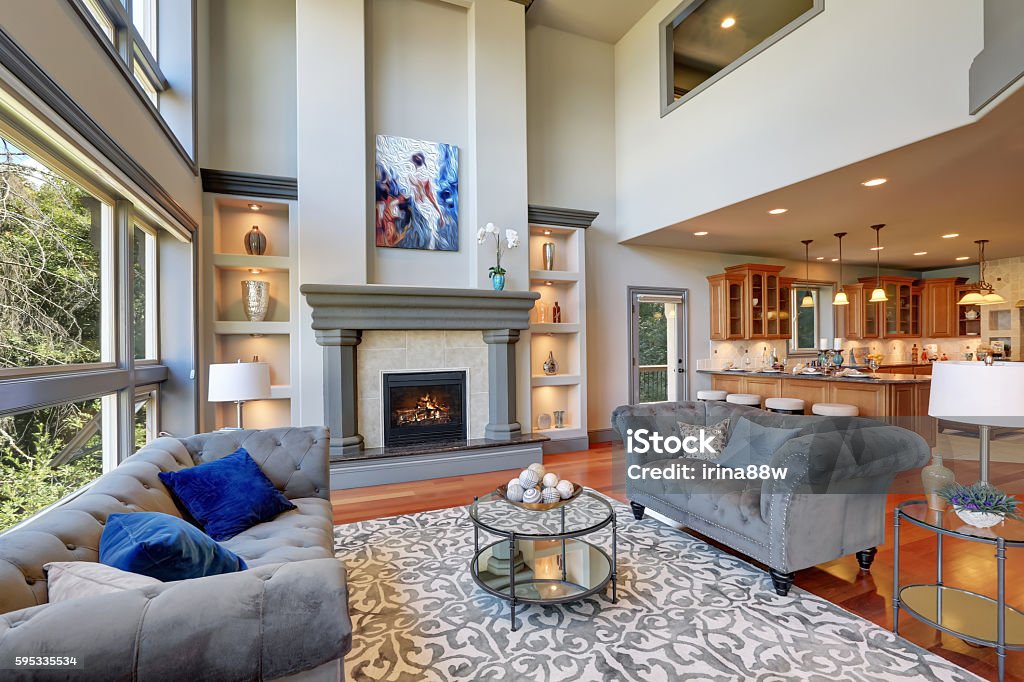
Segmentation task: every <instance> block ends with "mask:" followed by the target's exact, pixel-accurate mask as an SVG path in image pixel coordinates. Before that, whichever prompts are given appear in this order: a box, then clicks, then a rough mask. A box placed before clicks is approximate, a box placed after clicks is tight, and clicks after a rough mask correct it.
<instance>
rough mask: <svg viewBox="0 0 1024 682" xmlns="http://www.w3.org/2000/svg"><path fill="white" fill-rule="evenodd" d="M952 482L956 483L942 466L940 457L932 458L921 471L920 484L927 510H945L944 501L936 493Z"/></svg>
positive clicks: (953, 477)
mask: <svg viewBox="0 0 1024 682" xmlns="http://www.w3.org/2000/svg"><path fill="white" fill-rule="evenodd" d="M954 481H956V477H955V476H954V475H953V472H952V471H951V470H950V469H949V468H948V467H946V466H944V465H943V464H942V455H935V456H933V457H932V463H931V464H929V465H928V466H926V467H925V468H923V469H921V484H922V485H923V486H924V494H925V499H927V500H928V508H929V509H933V510H935V511H945V510H946V501H945V500H944V499H942V498H941V497H939V495H938V491H940V490H942V489H943V488H945V487H946V486H947V485H949V484H950V483H953V482H954Z"/></svg>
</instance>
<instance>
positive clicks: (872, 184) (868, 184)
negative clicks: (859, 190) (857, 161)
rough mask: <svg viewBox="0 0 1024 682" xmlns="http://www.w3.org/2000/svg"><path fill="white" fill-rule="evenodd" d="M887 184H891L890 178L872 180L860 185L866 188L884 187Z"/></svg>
mask: <svg viewBox="0 0 1024 682" xmlns="http://www.w3.org/2000/svg"><path fill="white" fill-rule="evenodd" d="M887 182H889V178H872V179H870V180H865V181H864V182H862V183H860V184H862V185H864V186H865V187H878V186H879V185H884V184H885V183H887Z"/></svg>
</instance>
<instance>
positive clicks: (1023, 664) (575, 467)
mask: <svg viewBox="0 0 1024 682" xmlns="http://www.w3.org/2000/svg"><path fill="white" fill-rule="evenodd" d="M612 461H613V458H612V447H611V445H602V446H598V447H594V448H592V449H590V450H586V451H583V452H572V453H565V454H560V455H548V456H546V457H545V458H544V464H545V465H546V466H548V467H549V468H552V469H554V470H555V471H557V472H558V473H559V475H561V476H562V477H563V478H568V479H570V480H573V481H576V482H578V483H581V484H583V485H585V486H587V487H590V488H593V489H594V490H598V491H600V492H603V493H605V494H606V495H608V496H609V497H613V498H615V499H617V500H620V501H622V502H626V501H627V500H626V497H625V490H624V489H623V488H622V486H621V485H616V484H615V483H614V482H613V475H612ZM972 467H973V469H972ZM956 472H957V478H958V479H959V480H962V481H963V480H974V477H976V476H977V464H972V463H964V462H958V463H957V466H956ZM516 473H518V472H517V470H508V471H497V472H493V473H486V474H473V475H469V476H455V477H452V478H441V479H434V480H431V481H420V482H416V483H400V484H392V485H381V486H374V487H370V488H361V489H358V490H341V491H334V492H332V493H331V503H332V504H333V507H334V522H335V523H336V524H344V523H353V522H355V521H362V520H365V519H373V518H378V517H382V516H396V515H400V514H409V513H412V512H418V511H428V510H432V509H443V508H446V507H454V506H461V505H465V504H468V503H469V502H471V501H472V498H473V495H474V494H479V493H481V492H485V491H488V490H493V489H494V488H495V487H497V486H498V485H500V484H502V483H506V482H507V481H508V480H509V479H510V478H511V477H512V476H514V475H515V474H516ZM991 479H992V482H993V483H994V484H995V485H998V486H999V487H1001V488H1002V489H1003V490H1006V491H1007V492H1010V493H1014V494H1018V497H1020V495H1019V493H1020V491H1022V490H1024V465H1020V464H1008V463H1000V462H993V463H992V474H991ZM894 490H896V491H906V492H897V493H894V494H891V495H889V499H888V504H887V521H886V542H885V544H884V545H882V546H880V547H879V548H878V554H877V556H876V557H875V562H874V565H873V566H872V570H871V572H870V573H868V572H862V571H860V569H859V567H858V566H857V561H856V559H855V558H854V557H853V556H848V557H844V558H842V559H839V560H836V561H832V562H829V563H827V564H822V565H820V566H815V567H814V568H809V569H807V570H804V571H799V572H798V573H797V575H796V585H797V586H798V587H801V588H803V589H805V590H807V591H809V592H812V593H814V594H817V595H819V596H821V597H823V598H825V599H827V600H829V601H831V602H833V603H835V604H838V605H839V606H841V607H843V608H844V609H846V610H848V611H850V612H852V613H855V614H857V615H859V616H861V617H862V618H866V619H867V620H870V621H872V622H874V623H877V624H878V625H880V626H882V627H885V628H887V629H890V628H892V585H893V581H892V578H893V575H892V561H893V548H892V515H893V509H894V507H895V505H896V504H898V503H899V502H901V501H903V500H906V499H911V498H912V497H920V494H919V493H917V494H914V493H915V492H916V491H919V490H920V478H919V474H918V472H917V471H909V472H906V473H904V474H903V475H902V476H901V477H900V479H899V480H897V482H896V485H895V486H894ZM900 530H901V535H902V537H901V542H900V544H901V545H902V551H901V552H900V561H901V571H900V574H901V582H902V583H903V584H907V583H910V582H930V581H933V580H934V578H935V553H936V542H935V535H934V534H932V533H929V532H927V531H925V530H922V529H919V528H916V527H914V526H911V525H910V524H903V525H902V526H901V529H900ZM705 539H706V538H705ZM709 543H710V544H715V545H716V546H720V545H717V543H714V542H712V541H710V540H709ZM723 549H726V551H730V550H728V549H727V548H723ZM738 556H742V555H738ZM1021 561H1024V550H1020V549H1010V550H1007V579H1006V594H1007V601H1008V602H1009V603H1010V604H1013V605H1016V606H1021V605H1024V580H1022V579H1021V576H1022V572H1021V569H1020V568H1019V567H1018V565H1019V564H1020V562H1021ZM943 567H944V582H945V583H946V584H948V585H959V586H965V587H969V588H970V589H972V590H974V591H977V592H981V593H983V594H990V595H995V590H996V581H995V578H996V569H995V550H994V548H992V547H990V546H988V545H981V544H978V543H972V542H964V541H958V540H946V543H945V545H944V562H943ZM765 589H770V582H769V581H768V579H767V578H766V579H765ZM900 634H901V635H903V636H904V637H906V638H907V639H909V640H910V641H912V642H914V643H915V644H918V645H919V646H922V647H924V648H926V649H928V650H930V651H932V652H934V653H935V654H937V655H939V656H942V657H944V658H947V659H949V660H950V661H953V662H954V663H956V664H957V665H960V666H962V667H964V668H966V669H968V670H970V671H971V672H973V673H975V674H977V675H980V676H981V677H984V678H987V679H991V680H994V679H996V653H995V650H994V649H990V648H987V647H975V646H972V645H969V644H967V643H966V642H964V641H963V640H960V639H958V638H956V637H953V636H951V635H946V634H943V633H940V632H939V631H937V630H935V629H933V628H931V627H928V626H926V625H924V624H922V623H919V622H918V621H917V620H915V619H914V618H913V617H912V616H910V615H908V614H903V615H901V617H900ZM1006 663H1007V666H1006V670H1007V676H1006V679H1007V680H1016V681H1019V682H1024V653H1021V652H1010V653H1009V654H1008V656H1007V659H1006Z"/></svg>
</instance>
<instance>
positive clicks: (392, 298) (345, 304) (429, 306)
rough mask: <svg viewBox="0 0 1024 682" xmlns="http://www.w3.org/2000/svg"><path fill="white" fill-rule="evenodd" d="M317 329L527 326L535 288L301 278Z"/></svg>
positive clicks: (503, 327) (513, 327) (514, 327)
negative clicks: (318, 281) (356, 282)
mask: <svg viewBox="0 0 1024 682" xmlns="http://www.w3.org/2000/svg"><path fill="white" fill-rule="evenodd" d="M300 291H302V295H303V296H305V297H306V301H307V302H308V303H309V305H310V307H312V308H313V329H316V330H322V329H323V330H328V329H355V330H359V331H365V330H371V329H407V330H408V329H416V330H421V329H444V330H479V331H484V330H487V329H516V330H521V329H528V328H529V327H530V310H532V309H533V304H534V302H535V301H536V300H537V299H538V298H540V294H538V293H537V292H535V291H488V290H486V289H440V288H425V287H423V288H421V287H408V286H383V285H372V284H370V285H348V284H303V285H302V287H301V289H300Z"/></svg>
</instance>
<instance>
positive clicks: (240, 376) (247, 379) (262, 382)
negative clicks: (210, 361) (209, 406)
mask: <svg viewBox="0 0 1024 682" xmlns="http://www.w3.org/2000/svg"><path fill="white" fill-rule="evenodd" d="M209 387H210V390H209V397H208V398H209V401H210V402H211V403H223V402H234V401H236V400H262V399H265V398H269V397H270V365H268V364H267V363H265V362H230V363H225V364H219V365H210V385H209Z"/></svg>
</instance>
